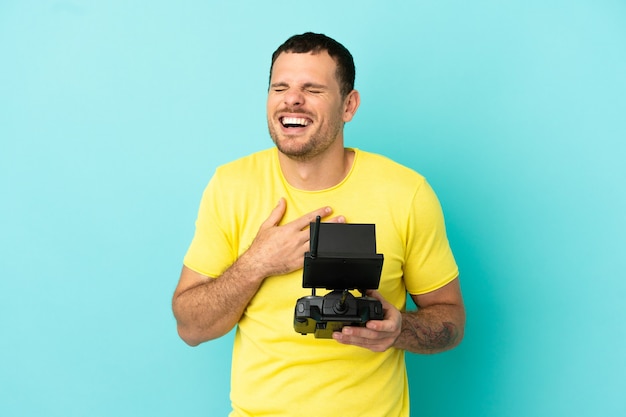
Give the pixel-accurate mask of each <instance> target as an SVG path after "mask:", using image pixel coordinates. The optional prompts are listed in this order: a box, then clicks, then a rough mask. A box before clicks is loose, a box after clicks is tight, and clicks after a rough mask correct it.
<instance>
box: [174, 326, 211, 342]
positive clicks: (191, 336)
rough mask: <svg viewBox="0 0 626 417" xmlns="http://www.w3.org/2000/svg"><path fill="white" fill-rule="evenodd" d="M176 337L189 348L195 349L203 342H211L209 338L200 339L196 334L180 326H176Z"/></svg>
mask: <svg viewBox="0 0 626 417" xmlns="http://www.w3.org/2000/svg"><path fill="white" fill-rule="evenodd" d="M176 330H177V331H178V336H179V337H180V338H181V339H182V341H183V342H185V343H186V344H187V345H189V346H191V347H196V346H198V345H199V344H201V343H203V342H207V341H209V340H211V339H210V338H206V337H201V336H200V335H199V334H198V332H196V331H193V330H190V329H188V328H186V327H185V326H181V325H180V324H179V325H178V326H177V329H176Z"/></svg>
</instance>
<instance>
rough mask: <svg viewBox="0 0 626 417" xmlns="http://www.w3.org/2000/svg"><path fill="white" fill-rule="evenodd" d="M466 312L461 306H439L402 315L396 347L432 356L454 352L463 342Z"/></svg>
mask: <svg viewBox="0 0 626 417" xmlns="http://www.w3.org/2000/svg"><path fill="white" fill-rule="evenodd" d="M464 327H465V312H464V309H463V307H462V306H458V305H452V304H439V305H432V306H428V307H424V308H420V309H419V310H418V311H412V312H406V313H402V329H401V332H400V336H398V338H397V339H396V342H395V343H394V347H396V348H399V349H404V350H407V351H410V352H413V353H422V354H431V353H438V352H443V351H446V350H449V349H452V348H453V347H455V346H456V345H458V344H459V343H460V342H461V340H462V339H463V332H464Z"/></svg>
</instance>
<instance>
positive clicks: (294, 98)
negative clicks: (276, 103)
mask: <svg viewBox="0 0 626 417" xmlns="http://www.w3.org/2000/svg"><path fill="white" fill-rule="evenodd" d="M303 104H304V95H303V94H302V92H301V91H300V90H296V89H291V90H289V91H288V92H287V93H286V94H285V105H287V106H288V107H300V106H302V105H303Z"/></svg>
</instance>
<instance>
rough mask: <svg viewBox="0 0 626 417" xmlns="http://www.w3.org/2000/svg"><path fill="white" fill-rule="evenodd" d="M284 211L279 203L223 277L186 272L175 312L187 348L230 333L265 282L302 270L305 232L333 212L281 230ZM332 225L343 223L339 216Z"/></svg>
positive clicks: (322, 211)
mask: <svg viewBox="0 0 626 417" xmlns="http://www.w3.org/2000/svg"><path fill="white" fill-rule="evenodd" d="M285 209H286V203H285V200H284V199H281V200H280V202H279V203H278V205H277V206H276V208H274V210H272V213H271V214H270V216H269V217H268V219H267V220H266V221H265V222H264V223H263V224H262V225H261V227H260V229H259V232H258V233H257V236H256V237H255V239H254V241H253V242H252V244H251V245H250V247H249V248H248V250H246V251H245V252H244V253H243V254H242V255H241V256H240V257H239V259H237V261H235V263H233V264H232V265H231V267H230V268H228V269H227V270H226V271H225V272H224V273H223V274H222V275H220V276H219V277H217V278H210V277H207V276H205V275H202V274H200V273H198V272H195V271H192V270H191V269H189V268H187V267H183V270H182V272H181V275H180V280H179V282H178V286H177V287H176V290H175V291H174V297H173V300H172V310H173V311H174V317H175V318H176V321H177V326H178V334H179V335H180V337H181V338H182V339H183V340H184V341H185V342H186V343H187V344H189V345H191V346H196V345H199V344H200V343H202V342H206V341H208V340H212V339H215V338H218V337H220V336H223V335H224V334H226V333H228V332H229V331H230V330H231V329H232V328H233V327H234V326H235V325H236V324H237V322H238V321H239V319H240V318H241V315H242V314H243V312H244V310H245V308H246V306H247V305H248V303H249V302H250V300H251V299H252V298H253V297H254V295H255V294H256V292H257V291H258V289H259V288H260V287H261V284H262V283H263V280H265V278H267V277H270V276H273V275H280V274H285V273H289V272H292V271H295V270H297V269H299V268H302V263H303V254H304V252H306V251H307V250H308V242H309V231H308V230H306V228H307V226H308V225H309V223H310V222H312V221H314V220H315V218H316V216H321V217H325V216H328V215H329V214H330V213H331V209H330V208H329V207H324V208H320V209H318V210H315V211H313V212H311V213H308V214H306V215H304V216H302V217H300V218H298V219H296V220H294V221H292V222H290V223H288V224H285V225H283V226H278V224H279V223H280V220H281V219H282V218H283V216H284V214H285ZM331 221H335V222H343V221H344V219H343V217H337V218H335V219H333V220H331Z"/></svg>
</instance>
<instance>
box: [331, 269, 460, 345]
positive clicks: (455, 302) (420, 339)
mask: <svg viewBox="0 0 626 417" xmlns="http://www.w3.org/2000/svg"><path fill="white" fill-rule="evenodd" d="M370 295H371V296H374V297H376V298H378V299H379V300H381V302H382V304H383V310H384V311H385V317H384V319H383V320H371V321H369V322H368V323H367V325H366V327H364V328H359V327H344V328H343V330H342V332H341V333H339V332H337V333H335V334H334V335H333V337H334V338H335V339H336V340H337V341H339V342H341V343H345V344H352V345H356V346H361V347H365V348H367V349H370V350H373V351H376V352H382V351H385V350H387V349H389V348H390V347H392V346H393V347H396V348H398V349H404V350H407V351H410V352H414V353H438V352H443V351H445V350H449V349H452V348H453V347H455V346H456V345H458V344H459V343H460V342H461V340H462V339H463V332H464V328H465V307H464V306H463V297H462V295H461V289H460V285H459V280H458V278H457V279H455V280H453V281H452V282H450V283H449V284H447V285H445V286H444V287H442V288H439V289H437V290H435V291H433V292H430V293H427V294H422V295H414V296H412V298H413V301H415V304H416V305H417V307H418V310H417V311H412V312H405V313H401V312H400V311H398V310H397V309H396V308H395V307H394V306H393V305H391V304H389V303H388V302H387V301H386V300H385V299H384V298H383V297H382V296H381V295H380V293H378V292H377V291H373V292H371V293H370Z"/></svg>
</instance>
